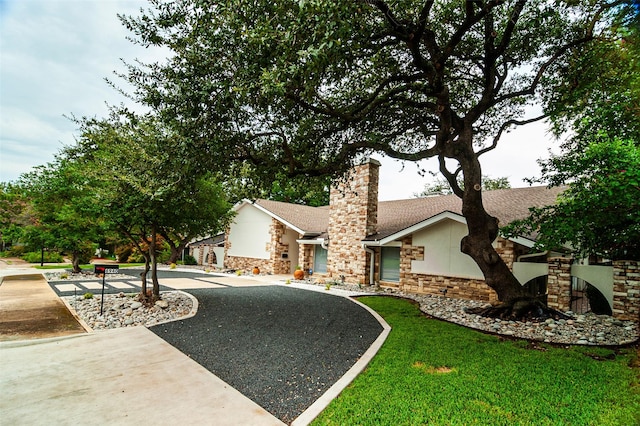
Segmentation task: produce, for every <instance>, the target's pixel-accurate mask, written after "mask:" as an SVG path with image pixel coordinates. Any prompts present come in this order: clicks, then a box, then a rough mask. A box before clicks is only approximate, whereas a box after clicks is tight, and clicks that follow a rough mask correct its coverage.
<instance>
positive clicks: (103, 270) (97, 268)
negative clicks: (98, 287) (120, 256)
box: [93, 265, 120, 316]
mask: <svg viewBox="0 0 640 426" xmlns="http://www.w3.org/2000/svg"><path fill="white" fill-rule="evenodd" d="M119 268H120V266H119V265H94V269H93V272H94V274H96V275H98V274H102V294H101V296H100V316H102V308H103V306H104V277H105V275H107V274H117V273H118V269H119Z"/></svg>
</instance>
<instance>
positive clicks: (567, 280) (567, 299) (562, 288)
mask: <svg viewBox="0 0 640 426" xmlns="http://www.w3.org/2000/svg"><path fill="white" fill-rule="evenodd" d="M572 261H573V260H572V259H571V258H568V257H552V258H550V259H548V263H549V275H548V276H547V306H549V307H550V308H553V309H557V310H559V311H568V310H569V309H571V263H572Z"/></svg>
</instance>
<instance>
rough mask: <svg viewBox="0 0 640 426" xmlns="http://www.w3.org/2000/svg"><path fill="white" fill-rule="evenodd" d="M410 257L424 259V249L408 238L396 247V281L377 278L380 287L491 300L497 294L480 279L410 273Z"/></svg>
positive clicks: (459, 297)
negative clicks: (379, 280)
mask: <svg viewBox="0 0 640 426" xmlns="http://www.w3.org/2000/svg"><path fill="white" fill-rule="evenodd" d="M412 260H424V248H423V247H417V246H414V245H413V244H412V237H411V236H408V237H405V238H404V239H403V240H402V247H401V249H400V281H399V282H398V283H393V282H386V281H381V282H380V286H381V287H390V288H397V289H398V290H401V291H404V292H407V293H418V294H431V295H436V296H442V295H446V296H447V297H453V298H458V299H471V300H483V301H487V302H493V301H496V300H497V295H496V293H495V291H493V290H492V289H491V288H490V287H489V286H488V285H486V284H485V282H484V280H478V279H472V278H463V277H450V276H442V275H429V274H415V273H412V272H411V261H412Z"/></svg>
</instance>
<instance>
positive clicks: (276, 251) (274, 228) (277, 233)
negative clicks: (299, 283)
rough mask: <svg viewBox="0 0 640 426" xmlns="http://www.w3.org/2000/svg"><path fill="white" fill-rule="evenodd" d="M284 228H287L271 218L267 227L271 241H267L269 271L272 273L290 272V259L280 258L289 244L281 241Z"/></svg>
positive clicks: (287, 249)
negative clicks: (269, 260)
mask: <svg viewBox="0 0 640 426" xmlns="http://www.w3.org/2000/svg"><path fill="white" fill-rule="evenodd" d="M286 230H287V228H286V226H285V225H284V224H283V223H282V222H279V221H277V220H275V219H273V218H272V219H271V226H270V227H269V234H270V235H271V242H270V243H269V252H270V253H271V269H270V270H269V272H270V273H272V274H288V273H290V272H291V259H283V258H282V254H283V253H288V252H289V244H286V243H284V242H283V236H284V233H285V232H286ZM294 261H295V259H294ZM265 272H266V271H265Z"/></svg>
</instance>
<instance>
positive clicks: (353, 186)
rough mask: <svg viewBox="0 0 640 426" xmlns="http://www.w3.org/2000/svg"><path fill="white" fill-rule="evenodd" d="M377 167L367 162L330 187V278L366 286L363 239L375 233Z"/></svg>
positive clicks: (328, 255) (328, 264) (328, 267)
mask: <svg viewBox="0 0 640 426" xmlns="http://www.w3.org/2000/svg"><path fill="white" fill-rule="evenodd" d="M379 168H380V163H379V162H377V161H375V160H369V161H368V162H366V163H365V164H362V165H359V166H356V167H355V168H354V169H353V171H352V172H351V173H350V175H349V176H348V178H347V179H346V180H345V181H344V182H340V183H339V184H338V185H337V186H332V187H331V192H330V203H329V204H330V212H329V228H328V233H329V251H328V253H327V276H329V277H331V278H333V279H336V280H340V279H341V278H342V277H344V280H345V282H349V283H356V284H365V283H368V278H367V274H368V270H367V257H368V254H367V252H366V250H365V249H364V247H362V240H363V239H364V238H365V237H366V236H367V235H371V234H374V233H375V232H376V227H377V216H378V180H379Z"/></svg>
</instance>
